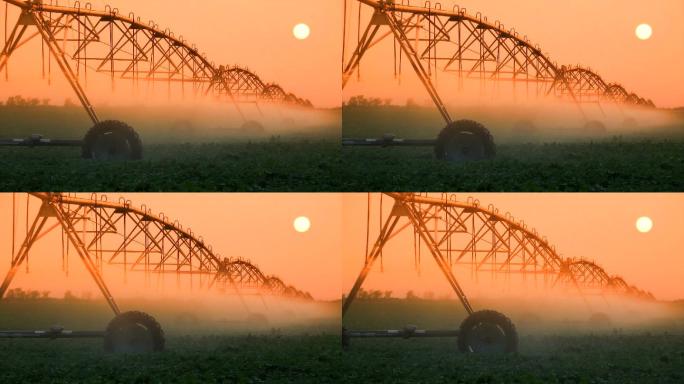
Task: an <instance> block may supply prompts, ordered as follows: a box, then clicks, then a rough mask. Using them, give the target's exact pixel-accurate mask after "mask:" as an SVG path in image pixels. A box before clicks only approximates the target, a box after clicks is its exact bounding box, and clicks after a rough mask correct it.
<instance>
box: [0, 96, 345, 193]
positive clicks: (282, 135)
mask: <svg viewBox="0 0 684 384" xmlns="http://www.w3.org/2000/svg"><path fill="white" fill-rule="evenodd" d="M100 112H101V113H102V115H103V117H102V119H107V118H115V119H120V120H122V121H125V122H127V123H129V124H130V125H132V126H133V127H134V128H135V129H136V130H137V131H138V132H139V134H140V136H141V138H142V140H143V144H144V160H142V161H136V162H110V163H103V162H94V161H88V160H82V159H81V158H80V157H81V152H80V148H45V147H41V148H7V147H6V148H0V164H1V166H0V190H3V191H27V190H53V191H54V190H68V191H93V190H98V191H112V192H114V191H164V192H174V191H183V192H192V191H226V192H229V191H240V192H250V191H255V192H259V191H274V190H275V191H308V190H330V188H331V185H335V184H334V183H332V184H331V181H330V180H331V174H333V173H334V171H335V169H336V168H337V167H338V164H339V153H340V151H339V133H340V127H339V111H334V110H326V111H317V112H316V113H314V115H313V117H312V116H309V115H306V114H302V115H301V116H300V117H299V119H297V120H296V121H301V122H302V126H298V125H296V124H295V126H294V127H293V126H291V125H292V122H286V121H283V119H282V118H281V117H282V116H280V115H279V113H275V112H272V113H267V117H266V118H264V120H265V121H264V125H265V130H264V131H263V132H244V131H242V130H241V128H240V126H239V124H237V123H235V122H236V121H238V122H239V121H240V120H239V119H238V118H236V117H235V116H231V115H227V116H226V114H223V113H219V112H217V111H215V110H207V111H206V115H203V114H202V111H201V110H200V109H198V110H195V109H192V108H186V110H179V111H176V110H172V111H170V110H169V109H168V108H166V109H164V108H157V109H151V108H145V109H142V110H140V109H135V108H129V109H123V110H119V109H110V110H108V109H101V110H100ZM274 116H276V117H274ZM294 116H295V117H297V116H298V115H294ZM219 121H224V122H225V121H232V122H233V125H230V124H226V125H225V126H224V125H222V124H221V123H219ZM90 125H91V123H89V122H88V120H87V117H86V116H85V113H84V112H83V111H82V110H81V109H79V108H77V107H54V106H36V107H0V137H2V138H25V137H27V136H29V135H30V134H33V133H40V134H42V135H44V136H45V137H48V138H52V139H55V138H67V139H80V138H81V137H83V135H84V134H85V131H86V130H87V129H88V127H89V126H90Z"/></svg>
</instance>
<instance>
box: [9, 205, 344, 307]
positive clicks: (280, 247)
mask: <svg viewBox="0 0 684 384" xmlns="http://www.w3.org/2000/svg"><path fill="white" fill-rule="evenodd" d="M25 196H26V195H25V194H18V195H17V198H18V201H21V204H22V205H21V206H22V210H21V212H22V214H21V215H19V216H20V217H21V219H19V218H18V219H17V220H18V227H19V228H22V230H21V231H20V232H22V233H24V231H23V228H24V222H25V219H24V217H25V216H24V215H25V209H26V208H25V201H26V199H25ZM80 196H81V195H80ZM89 196H90V195H89V194H85V195H82V196H81V197H84V198H89ZM119 196H120V195H117V194H109V195H108V197H109V199H108V200H109V201H118V198H119ZM123 196H125V198H126V199H130V200H132V202H133V205H135V206H137V207H139V206H140V205H141V204H146V205H147V206H148V207H149V208H151V209H152V210H153V212H155V213H159V212H163V213H164V214H165V215H167V216H168V217H172V218H174V219H178V220H179V222H180V223H181V225H183V227H184V228H188V227H189V228H192V231H193V232H194V233H195V234H197V235H198V236H202V237H203V238H204V240H205V242H207V243H208V244H211V245H212V247H213V249H214V250H215V251H216V252H217V253H219V254H220V255H221V256H222V257H242V258H246V259H249V260H251V261H252V262H253V263H254V264H256V265H257V266H258V267H259V268H260V269H261V270H262V272H264V273H265V274H267V275H276V276H278V277H280V278H281V279H283V281H285V283H286V284H291V285H294V286H295V287H297V288H298V289H300V290H304V291H308V292H310V293H311V294H312V295H313V296H314V297H315V298H316V299H337V298H339V297H340V287H341V280H340V279H341V274H340V269H341V264H340V263H341V253H340V233H341V231H340V214H341V197H340V196H339V195H327V194H318V195H300V194H205V195H191V194H190V195H189V194H125V195H123ZM37 202H38V200H37V199H34V198H32V201H31V204H32V205H31V206H32V207H33V208H37V207H38V203H37ZM11 206H12V195H11V194H0V216H1V217H0V244H4V245H3V247H2V248H3V249H2V251H1V253H0V254H1V255H2V257H1V258H0V273H2V274H3V277H4V273H5V272H6V270H7V268H8V266H9V260H10V258H9V255H10V253H11V222H12V217H11ZM18 212H19V210H18ZM301 215H306V216H308V217H310V219H311V222H312V227H311V231H310V232H308V233H305V234H300V233H297V232H295V231H294V229H293V224H292V223H293V220H294V219H295V218H296V217H298V216H301ZM60 241H61V238H60V236H59V231H57V232H55V233H54V234H50V235H48V236H47V237H45V238H44V239H41V240H40V241H39V242H38V243H36V248H35V250H33V251H32V252H31V254H30V255H31V256H30V270H31V273H29V274H26V273H24V272H23V270H22V272H20V273H19V274H18V275H17V278H16V280H15V283H14V284H13V287H19V286H20V287H24V288H31V289H37V290H41V291H42V290H50V291H52V292H54V293H55V294H56V295H57V296H59V295H61V294H63V292H64V291H65V290H67V289H69V290H72V291H73V292H77V293H81V292H87V291H90V292H92V293H93V294H97V293H98V290H97V287H96V286H95V285H94V283H93V282H92V281H91V279H90V278H89V276H88V275H87V274H86V273H85V272H84V271H85V270H84V268H83V267H82V265H81V264H80V262H79V261H78V259H77V257H76V256H75V254H74V256H72V259H71V266H72V268H71V275H70V276H69V278H66V277H65V276H64V274H63V273H62V272H61V253H60V251H55V250H59V249H60ZM19 243H20V240H19V239H18V236H17V247H18V246H19ZM108 271H110V272H108ZM119 272H120V271H119V269H116V270H115V269H112V268H111V267H110V268H107V267H105V278H106V280H107V283H108V284H110V286H111V287H110V289H111V290H112V291H113V292H114V295H115V297H117V296H120V295H121V294H122V292H124V291H125V292H127V293H128V294H130V292H131V290H130V289H131V288H130V287H127V288H126V287H124V286H123V279H122V278H121V276H120V273H119ZM169 280H174V278H171V279H169ZM135 289H140V286H137V287H133V292H135Z"/></svg>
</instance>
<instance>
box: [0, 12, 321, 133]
mask: <svg viewBox="0 0 684 384" xmlns="http://www.w3.org/2000/svg"><path fill="white" fill-rule="evenodd" d="M3 1H4V2H5V3H7V4H10V5H13V6H16V7H18V8H19V9H20V12H21V13H20V15H19V18H18V20H17V22H16V24H15V26H14V27H13V28H12V32H11V33H10V34H9V35H8V36H7V41H6V42H5V45H4V48H3V50H2V51H1V53H0V72H1V71H2V70H3V69H5V70H6V69H7V64H8V62H9V60H10V58H11V56H12V54H13V53H15V52H16V50H17V49H18V48H19V47H21V46H23V45H24V44H26V43H27V42H28V41H30V40H32V39H33V38H35V37H40V38H41V39H42V40H43V42H44V43H45V44H47V46H48V47H49V50H50V55H49V58H48V60H51V59H54V60H56V61H57V64H58V65H59V67H60V69H61V70H62V73H63V74H64V76H65V77H66V78H67V80H68V81H69V84H70V85H71V86H72V88H73V89H74V91H75V92H76V95H77V96H78V98H79V100H80V101H81V103H82V104H83V106H84V108H85V109H86V111H87V112H88V114H89V116H90V118H91V119H92V120H93V122H97V120H98V119H97V116H96V115H95V112H94V110H93V107H92V105H91V103H90V102H89V101H88V98H87V96H86V93H85V91H84V88H83V86H82V84H87V81H88V78H89V74H90V73H100V74H104V75H108V76H109V77H110V79H111V82H112V88H113V87H114V85H115V80H120V81H121V80H125V81H131V82H133V83H134V84H135V85H136V86H138V85H139V83H140V82H146V83H147V84H149V85H151V86H154V85H155V84H157V83H164V84H166V85H167V88H168V91H169V93H170V92H171V91H172V89H174V90H177V91H179V92H181V93H182V94H183V95H184V94H185V93H186V92H192V93H193V94H206V95H214V96H216V97H219V98H224V97H225V98H227V99H228V100H230V101H232V102H233V103H240V102H250V103H258V102H264V103H274V104H287V105H297V106H307V107H310V106H311V102H309V101H308V100H304V99H301V98H298V97H297V96H295V95H293V94H291V93H286V92H284V91H282V88H280V87H279V86H277V85H273V86H275V87H277V88H278V89H279V90H280V91H281V92H273V88H269V87H267V86H266V85H265V84H264V83H263V82H262V80H261V79H260V78H259V77H258V76H257V75H256V74H254V73H252V72H250V71H249V70H247V69H244V68H239V67H227V66H217V65H215V64H214V63H212V62H210V61H209V60H208V59H207V58H206V57H205V56H204V55H202V54H200V52H199V50H198V48H197V47H196V46H194V45H190V44H189V43H188V42H187V41H185V40H184V39H183V37H182V36H179V37H176V36H175V35H174V33H173V32H171V31H170V30H168V29H166V30H161V29H160V28H159V26H158V25H156V24H154V23H153V22H149V23H148V24H145V23H143V22H142V21H141V20H140V17H136V16H135V14H133V13H131V14H129V15H128V16H123V15H120V14H119V11H118V9H116V8H109V7H107V8H106V9H105V10H104V11H96V10H93V9H92V8H91V6H90V4H89V3H88V4H87V5H86V6H85V7H81V5H80V2H78V1H76V2H75V3H74V5H73V6H56V5H51V4H50V5H48V4H46V3H44V2H42V1H24V0H3ZM7 16H8V15H6V17H7ZM30 27H36V29H37V30H38V32H37V33H33V34H31V35H28V36H27V32H28V30H29V28H30ZM43 60H45V58H44V57H43ZM174 87H175V88H174ZM235 106H236V108H238V110H239V107H238V105H237V104H235ZM240 113H242V112H240Z"/></svg>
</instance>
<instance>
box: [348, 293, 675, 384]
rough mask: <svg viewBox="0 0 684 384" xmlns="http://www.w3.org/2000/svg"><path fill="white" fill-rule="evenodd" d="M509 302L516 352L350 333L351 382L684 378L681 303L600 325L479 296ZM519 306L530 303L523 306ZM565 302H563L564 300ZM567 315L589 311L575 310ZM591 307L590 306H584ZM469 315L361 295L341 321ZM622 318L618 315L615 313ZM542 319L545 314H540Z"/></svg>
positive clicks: (380, 324)
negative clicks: (654, 314) (644, 319)
mask: <svg viewBox="0 0 684 384" xmlns="http://www.w3.org/2000/svg"><path fill="white" fill-rule="evenodd" d="M481 301H482V300H478V302H479V303H480V304H485V306H487V307H493V308H499V307H500V305H502V304H503V305H504V307H506V305H507V306H508V309H505V310H504V312H505V313H507V314H509V315H511V317H512V319H513V320H514V323H516V325H517V327H518V332H519V335H520V340H519V346H520V348H519V353H518V354H515V355H508V356H491V355H490V356H484V355H464V354H461V353H458V352H457V346H456V339H455V338H438V339H409V340H403V339H361V340H360V339H353V340H351V345H350V347H349V348H348V350H347V351H346V352H345V354H344V355H343V358H342V363H341V369H342V370H344V371H345V372H348V373H349V376H348V377H347V380H349V382H353V381H355V380H356V381H360V382H387V383H390V382H391V383H415V382H435V383H447V382H449V383H678V382H681V381H682V380H684V373H683V372H682V371H681V366H682V365H683V364H684V347H683V346H684V333H683V331H684V323H683V322H682V321H681V315H682V311H684V307H682V306H681V304H679V305H675V304H670V305H668V304H663V305H664V306H665V307H667V308H669V309H671V310H672V311H673V312H672V313H674V314H675V318H674V320H673V319H669V320H667V321H662V319H659V320H657V321H654V322H653V323H651V324H650V325H649V326H644V325H642V326H637V327H634V326H632V327H628V328H613V329H599V328H596V327H592V325H591V324H582V323H581V322H567V323H562V324H561V323H556V322H554V321H550V320H536V321H535V322H534V323H530V322H529V321H528V322H525V321H523V319H524V317H525V312H526V311H528V310H530V309H533V310H536V313H544V312H546V311H553V308H554V306H552V307H544V309H543V310H542V309H540V308H539V307H538V306H537V307H534V306H530V305H529V304H530V303H526V302H520V303H517V304H516V303H511V302H509V301H508V302H507V301H506V300H494V301H491V302H488V303H487V302H484V303H482V302H481ZM521 306H522V307H527V308H525V309H522V308H521ZM561 306H562V305H561ZM571 312H572V313H571V314H570V315H568V316H571V317H575V318H577V317H579V318H581V317H582V316H584V317H588V316H589V314H588V313H583V312H582V311H580V313H577V312H574V311H571ZM584 312H586V309H585V311H584ZM464 317H465V313H464V311H463V308H462V306H461V305H460V304H459V303H458V302H456V301H453V300H438V301H428V300H420V299H412V300H400V299H382V300H368V299H366V300H358V301H356V302H355V303H354V305H352V307H350V311H349V312H348V313H347V316H346V317H345V320H344V323H345V326H347V327H348V328H349V329H397V327H403V326H404V325H405V324H416V325H419V326H420V328H421V329H425V328H427V329H457V328H458V324H459V323H460V321H461V320H462V319H463V318H464ZM616 320H617V319H616ZM538 321H541V322H538Z"/></svg>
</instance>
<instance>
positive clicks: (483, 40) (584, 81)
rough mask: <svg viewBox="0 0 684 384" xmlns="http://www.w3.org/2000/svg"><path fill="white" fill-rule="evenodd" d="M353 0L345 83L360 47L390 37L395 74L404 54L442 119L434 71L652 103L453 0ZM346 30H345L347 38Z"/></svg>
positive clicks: (534, 90) (535, 89) (533, 89)
mask: <svg viewBox="0 0 684 384" xmlns="http://www.w3.org/2000/svg"><path fill="white" fill-rule="evenodd" d="M357 2H358V4H359V17H358V21H357V22H358V24H359V25H358V30H359V33H358V34H359V36H358V39H357V41H356V42H355V43H356V48H355V49H354V51H353V53H352V55H351V57H350V58H349V59H348V61H346V64H345V65H343V68H342V73H343V86H346V84H347V83H348V81H349V79H350V78H351V77H352V76H353V74H354V73H356V72H357V71H358V70H359V66H360V64H361V61H362V59H363V57H364V55H365V54H366V53H367V52H368V51H369V50H370V49H371V48H372V47H374V46H375V45H377V44H378V43H380V42H381V41H383V40H385V39H387V38H388V37H392V38H393V39H394V46H395V54H394V61H395V63H394V71H395V75H400V74H401V71H402V59H403V56H406V59H408V60H409V62H410V64H411V66H412V68H413V70H414V72H415V73H416V74H417V76H418V78H419V79H420V81H421V82H422V84H423V85H424V87H425V88H426V90H427V92H428V94H429V95H430V97H431V98H432V100H433V102H434V103H435V105H436V106H437V108H438V110H439V111H440V113H441V114H442V116H443V117H444V119H445V120H446V121H447V123H449V122H451V119H450V117H449V114H448V112H447V111H446V107H445V105H444V103H443V102H442V99H441V97H440V96H439V93H438V92H437V90H436V87H435V82H436V81H437V75H438V73H444V74H446V75H455V76H457V77H458V79H459V84H462V81H463V80H464V79H478V80H480V82H481V84H482V87H484V85H485V84H486V83H493V84H496V85H497V87H498V86H499V84H503V83H510V84H511V87H512V89H513V90H514V92H517V89H518V88H519V87H523V88H524V90H525V93H526V94H527V95H528V96H531V95H532V94H534V95H536V96H546V95H549V94H554V95H556V96H559V97H561V98H564V99H569V100H571V101H573V102H575V103H576V104H577V105H578V106H579V105H581V104H585V103H599V102H612V103H618V104H631V105H638V106H647V107H655V105H654V104H653V102H652V101H650V100H646V99H643V98H641V97H639V96H636V95H634V96H635V97H632V98H629V97H624V95H621V97H615V96H616V95H615V87H613V88H611V87H610V86H609V85H608V84H606V83H605V82H604V81H603V79H601V77H600V76H599V75H597V74H596V73H594V72H592V71H591V70H589V69H587V68H579V67H566V66H558V65H557V64H555V63H554V62H552V61H551V60H550V59H549V57H548V56H547V55H546V54H544V53H543V52H542V50H541V48H540V47H539V46H536V45H533V44H532V43H530V42H529V40H527V38H526V37H525V38H521V37H520V36H519V34H518V33H517V32H515V31H514V30H513V29H506V28H505V26H504V25H503V24H501V23H500V22H499V21H496V22H494V23H491V22H488V21H487V17H483V16H482V15H481V14H480V13H478V14H477V15H475V16H472V15H469V14H467V13H466V10H465V9H461V8H459V7H458V6H455V7H454V8H453V9H452V10H445V9H442V7H441V4H440V3H435V4H434V6H432V5H431V3H430V2H426V3H425V6H411V5H410V2H409V1H406V0H402V1H401V2H399V1H385V0H357ZM400 3H401V4H400ZM364 8H365V9H368V10H370V11H371V12H372V16H370V21H369V23H368V25H367V26H366V28H365V29H363V31H364V32H363V33H361V23H362V17H361V15H362V12H361V10H362V9H364ZM345 12H346V10H345ZM382 26H388V27H389V29H390V32H389V33H379V32H380V29H381V27H382ZM348 36H349V35H348V34H346V33H345V39H346V38H348ZM346 43H347V42H346V41H345V42H344V44H345V46H346ZM397 46H399V48H400V50H399V51H397V49H396V47H397ZM343 60H347V58H343ZM620 88H622V87H621V86H620ZM622 90H623V91H624V88H622ZM624 93H626V92H624ZM580 109H581V108H580Z"/></svg>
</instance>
